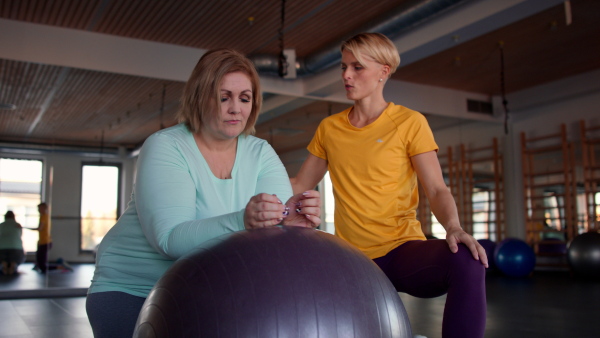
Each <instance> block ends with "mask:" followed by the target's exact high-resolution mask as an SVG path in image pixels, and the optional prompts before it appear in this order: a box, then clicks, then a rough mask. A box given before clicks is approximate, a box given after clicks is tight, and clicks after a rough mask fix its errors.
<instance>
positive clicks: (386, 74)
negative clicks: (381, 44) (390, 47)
mask: <svg viewBox="0 0 600 338" xmlns="http://www.w3.org/2000/svg"><path fill="white" fill-rule="evenodd" d="M381 76H382V78H384V79H387V78H388V77H389V76H390V66H389V65H383V67H381Z"/></svg>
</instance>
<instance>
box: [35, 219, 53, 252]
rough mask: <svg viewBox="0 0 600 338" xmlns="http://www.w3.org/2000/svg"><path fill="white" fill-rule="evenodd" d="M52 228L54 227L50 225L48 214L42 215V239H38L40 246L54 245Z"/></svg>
mask: <svg viewBox="0 0 600 338" xmlns="http://www.w3.org/2000/svg"><path fill="white" fill-rule="evenodd" d="M51 228H52V225H51V224H50V217H49V215H48V214H45V215H40V227H39V233H40V237H39V239H38V244H39V245H44V244H50V243H52V236H50V229H51Z"/></svg>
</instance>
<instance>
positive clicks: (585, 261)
mask: <svg viewBox="0 0 600 338" xmlns="http://www.w3.org/2000/svg"><path fill="white" fill-rule="evenodd" d="M567 260H568V262H569V266H570V267H571V270H573V272H574V273H575V274H577V275H578V276H581V277H591V278H599V277H600V233H597V232H587V233H583V234H581V235H579V236H577V237H575V238H574V239H573V241H571V243H570V244H569V248H568V249H567Z"/></svg>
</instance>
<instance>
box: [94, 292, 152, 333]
mask: <svg viewBox="0 0 600 338" xmlns="http://www.w3.org/2000/svg"><path fill="white" fill-rule="evenodd" d="M145 300H146V298H143V297H136V296H132V295H130V294H128V293H125V292H117V291H110V292H97V293H90V294H88V296H87V300H86V303H85V309H86V312H87V315H88V318H89V320H90V324H91V326H92V331H94V338H121V337H123V338H131V336H133V331H134V329H135V323H136V322H137V318H138V315H139V313H140V311H141V310H142V305H144V301H145Z"/></svg>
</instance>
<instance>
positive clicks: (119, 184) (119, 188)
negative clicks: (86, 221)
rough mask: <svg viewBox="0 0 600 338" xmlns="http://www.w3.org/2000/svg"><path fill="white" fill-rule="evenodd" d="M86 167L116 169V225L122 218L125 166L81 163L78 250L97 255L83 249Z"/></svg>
mask: <svg viewBox="0 0 600 338" xmlns="http://www.w3.org/2000/svg"><path fill="white" fill-rule="evenodd" d="M85 166H96V167H116V168H117V170H118V173H117V201H116V203H117V205H116V218H115V223H116V222H117V220H118V219H119V217H121V192H122V189H123V165H122V163H120V162H104V161H83V162H81V170H80V173H81V179H80V183H79V188H80V189H79V191H80V196H79V244H78V249H79V253H80V254H89V253H95V250H93V249H83V248H82V246H83V228H82V227H83V217H82V215H81V207H82V204H83V168H84V167H85Z"/></svg>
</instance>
